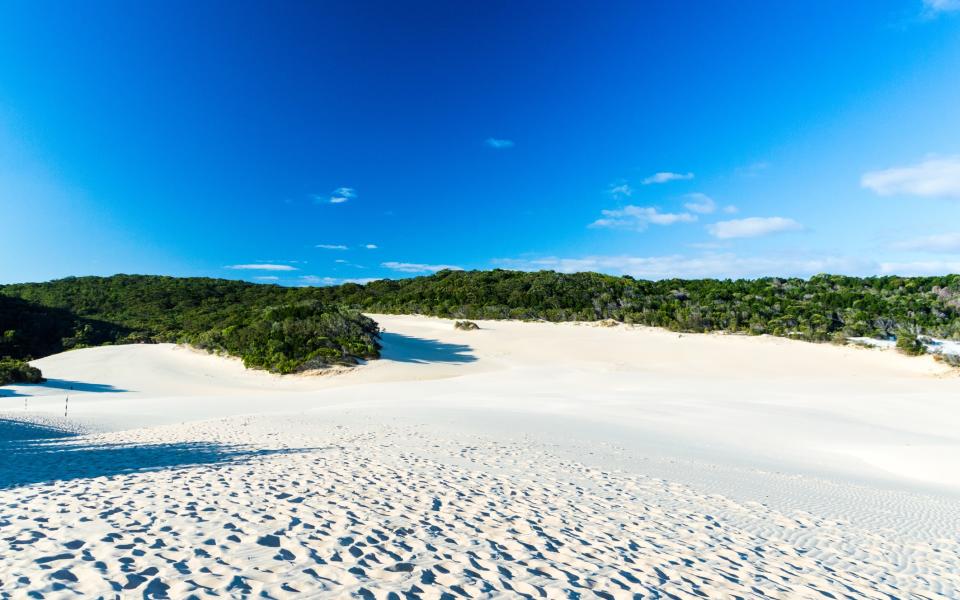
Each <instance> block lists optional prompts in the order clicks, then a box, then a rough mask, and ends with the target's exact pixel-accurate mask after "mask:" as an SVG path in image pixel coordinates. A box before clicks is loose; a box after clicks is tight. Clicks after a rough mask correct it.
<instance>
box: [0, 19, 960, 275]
mask: <svg viewBox="0 0 960 600" xmlns="http://www.w3.org/2000/svg"><path fill="white" fill-rule="evenodd" d="M443 266H452V267H461V268H466V269H472V268H492V267H504V268H519V269H538V268H552V269H558V270H564V271H576V270H598V271H604V272H608V273H614V274H630V275H634V276H637V277H645V278H661V277H668V276H679V277H700V276H717V277H740V276H747V277H754V276H759V275H810V274H814V273H817V272H835V273H848V274H885V273H899V274H916V273H945V272H957V271H960V0H926V1H924V0H901V1H884V0H862V1H855V0H845V1H843V2H837V1H835V0H829V1H826V0H814V1H811V0H802V1H796V2H787V1H783V2H769V1H767V0H756V1H749V0H744V1H741V2H735V3H729V2H714V1H706V0H704V1H701V2H684V1H675V0H671V1H666V0H664V1H660V2H622V3H621V2H599V3H597V2H582V3H553V2H482V3H480V2H477V3H466V4H465V3H458V2H437V3H431V2H412V3H398V2H367V1H361V2H357V1H348V2H324V3H317V2H302V3H301V2H287V3H267V2H258V3H254V2H162V3H161V2H138V3H130V2H104V1H97V2H84V3H80V2H75V3H65V2H44V1H41V2H6V3H3V4H2V5H0V282H16V281H40V280H46V279H51V278H57V277H63V276H67V275H87V274H101V275H103V274H112V273H118V272H124V273H157V274H170V275H185V276H193V275H207V276H216V277H229V278H243V279H249V280H257V281H276V282H279V283H284V284H291V285H296V284H324V283H337V282H341V281H346V280H366V279H371V278H381V277H402V276H410V275H415V274H425V273H430V272H432V271H434V270H436V269H438V268H441V267H443Z"/></svg>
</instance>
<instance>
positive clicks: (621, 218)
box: [590, 204, 697, 231]
mask: <svg viewBox="0 0 960 600" xmlns="http://www.w3.org/2000/svg"><path fill="white" fill-rule="evenodd" d="M600 213H601V214H602V215H603V217H601V218H599V219H597V220H596V221H594V222H593V223H590V227H592V228H605V229H635V230H637V231H643V230H644V229H646V228H647V226H648V225H650V224H653V225H673V224H674V223H691V222H693V221H696V220H697V217H696V216H695V215H691V214H690V213H663V212H660V210H659V209H657V208H655V207H653V206H633V205H632V204H628V205H627V206H624V207H623V208H619V209H612V210H602V211H600Z"/></svg>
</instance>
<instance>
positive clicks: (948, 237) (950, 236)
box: [893, 232, 960, 254]
mask: <svg viewBox="0 0 960 600" xmlns="http://www.w3.org/2000/svg"><path fill="white" fill-rule="evenodd" d="M893 247H894V248H895V249H896V250H907V251H918V252H942V253H945V254H960V232H958V233H938V234H934V235H928V236H924V237H921V238H915V239H912V240H904V241H902V242H897V243H895V244H893Z"/></svg>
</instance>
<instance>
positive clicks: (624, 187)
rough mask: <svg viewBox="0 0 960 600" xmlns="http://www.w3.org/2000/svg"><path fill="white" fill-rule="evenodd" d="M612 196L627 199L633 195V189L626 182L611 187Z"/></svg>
mask: <svg viewBox="0 0 960 600" xmlns="http://www.w3.org/2000/svg"><path fill="white" fill-rule="evenodd" d="M610 195H611V196H613V197H614V198H617V199H620V198H626V197H629V196H632V195H633V188H632V187H630V184H628V183H626V182H623V183H615V184H613V185H611V186H610Z"/></svg>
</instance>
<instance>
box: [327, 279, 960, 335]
mask: <svg viewBox="0 0 960 600" xmlns="http://www.w3.org/2000/svg"><path fill="white" fill-rule="evenodd" d="M317 293H318V294H320V295H321V297H322V298H324V299H325V300H327V301H328V302H335V303H343V304H345V305H347V306H352V307H355V308H358V309H361V310H363V311H365V312H383V313H420V314H427V315H436V316H442V317H452V318H456V319H539V320H547V321H572V320H585V321H595V320H601V319H614V320H617V321H623V322H626V323H637V324H643V325H652V326H656V327H665V328H667V329H672V330H675V331H689V332H706V331H729V332H736V333H746V334H763V333H767V334H771V335H778V336H789V337H794V338H798V339H804V340H810V341H818V342H819V341H830V340H833V339H837V338H838V337H839V336H841V335H847V336H869V337H884V338H886V337H890V336H891V335H895V334H896V332H898V331H900V330H902V329H909V330H911V331H917V332H921V333H924V334H926V335H931V336H936V337H942V338H948V339H960V275H949V276H944V277H867V278H859V277H842V276H837V275H818V276H816V277H812V278H810V279H781V278H764V279H756V280H742V279H741V280H735V281H731V280H715V279H698V280H682V279H667V280H663V281H642V280H635V279H633V278H631V277H613V276H609V275H600V274H597V273H575V274H570V275H564V274H560V273H554V272H550V271H541V272H538V273H523V272H517V271H501V270H495V271H469V272H465V271H442V272H440V273H437V274H436V275H432V276H429V277H417V278H414V279H402V280H383V281H375V282H373V283H370V284H367V285H365V286H359V285H353V284H347V285H342V286H339V287H331V288H322V289H318V290H317Z"/></svg>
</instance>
